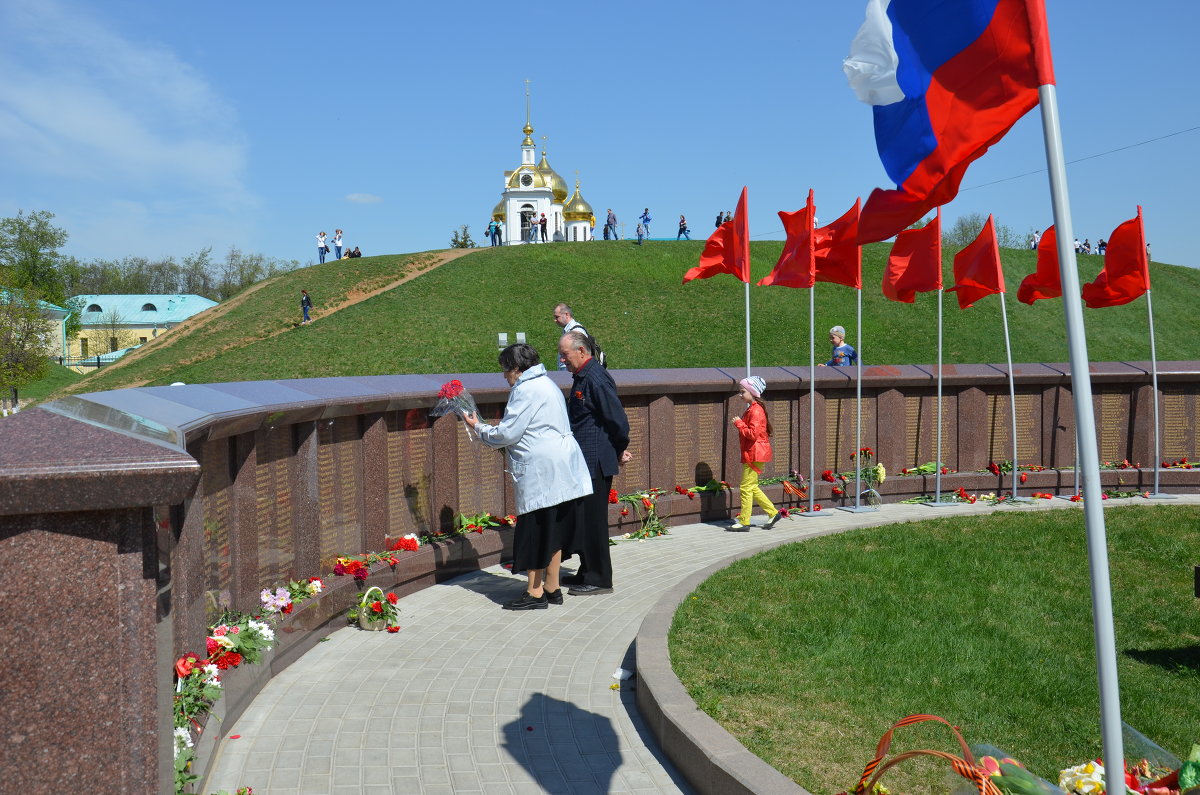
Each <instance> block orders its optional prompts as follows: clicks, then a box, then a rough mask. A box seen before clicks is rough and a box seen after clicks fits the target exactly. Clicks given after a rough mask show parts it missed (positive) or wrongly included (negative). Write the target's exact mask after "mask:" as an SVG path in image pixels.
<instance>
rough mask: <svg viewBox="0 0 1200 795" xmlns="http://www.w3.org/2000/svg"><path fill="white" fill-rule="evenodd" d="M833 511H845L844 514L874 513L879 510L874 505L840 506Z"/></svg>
mask: <svg viewBox="0 0 1200 795" xmlns="http://www.w3.org/2000/svg"><path fill="white" fill-rule="evenodd" d="M834 510H837V511H845V512H846V513H875V512H876V511H878V510H879V509H878V508H876V507H875V506H874V505H858V506H854V505H840V506H838V507H837V508H835V509H834Z"/></svg>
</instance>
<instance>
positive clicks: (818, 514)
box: [792, 510, 833, 519]
mask: <svg viewBox="0 0 1200 795" xmlns="http://www.w3.org/2000/svg"><path fill="white" fill-rule="evenodd" d="M792 516H799V517H800V518H801V519H828V518H829V517H830V516H833V511H826V510H820V511H801V512H800V513H794V514H792Z"/></svg>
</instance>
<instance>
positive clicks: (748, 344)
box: [745, 274, 750, 378]
mask: <svg viewBox="0 0 1200 795" xmlns="http://www.w3.org/2000/svg"><path fill="white" fill-rule="evenodd" d="M746 275H747V276H749V274H746ZM745 284H746V377H747V378H749V377H750V280H749V279H747V280H746V282H745Z"/></svg>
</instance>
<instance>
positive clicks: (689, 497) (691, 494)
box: [687, 491, 696, 500]
mask: <svg viewBox="0 0 1200 795" xmlns="http://www.w3.org/2000/svg"><path fill="white" fill-rule="evenodd" d="M687 495H688V499H689V500H694V499H696V494H695V493H694V492H691V491H689V492H687Z"/></svg>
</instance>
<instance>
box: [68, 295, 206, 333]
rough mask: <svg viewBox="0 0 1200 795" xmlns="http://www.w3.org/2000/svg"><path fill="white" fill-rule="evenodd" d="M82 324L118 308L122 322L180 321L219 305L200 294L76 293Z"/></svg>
mask: <svg viewBox="0 0 1200 795" xmlns="http://www.w3.org/2000/svg"><path fill="white" fill-rule="evenodd" d="M71 300H72V301H74V300H78V301H79V305H80V307H81V308H82V310H83V311H82V313H81V314H80V318H81V320H82V322H83V325H85V326H89V325H95V324H97V323H100V322H101V319H102V318H103V317H104V316H106V315H110V314H111V313H113V312H115V313H116V314H117V316H118V317H120V319H121V322H122V323H129V324H134V323H145V324H151V323H153V324H158V325H160V326H161V325H166V324H173V323H181V322H183V321H184V320H187V319H188V318H189V317H192V316H193V315H198V314H200V313H201V312H203V311H204V310H205V309H208V308H210V307H214V306H216V305H217V302H216V301H210V300H209V299H207V298H205V297H204V296H201V295H77V296H75V297H74V298H72V299H71Z"/></svg>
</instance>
